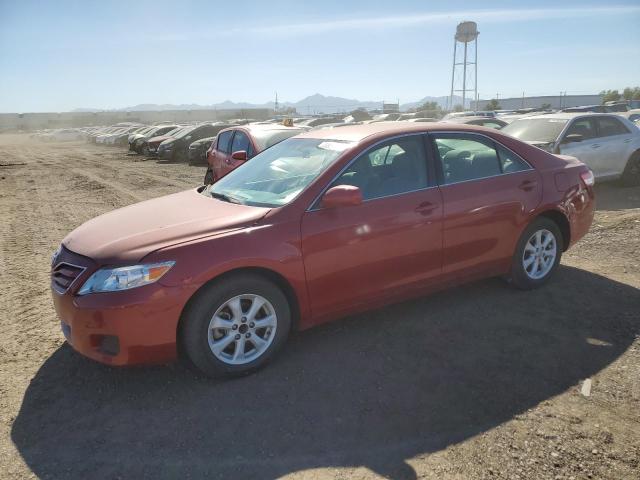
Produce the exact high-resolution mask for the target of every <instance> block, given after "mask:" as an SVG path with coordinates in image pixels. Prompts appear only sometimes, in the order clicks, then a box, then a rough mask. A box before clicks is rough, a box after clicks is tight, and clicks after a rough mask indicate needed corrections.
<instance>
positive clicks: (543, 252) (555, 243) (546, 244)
mask: <svg viewBox="0 0 640 480" xmlns="http://www.w3.org/2000/svg"><path fill="white" fill-rule="evenodd" d="M563 248H564V245H563V240H562V233H561V232H560V228H558V225H557V224H556V223H555V222H554V221H553V220H550V219H548V218H544V217H539V218H537V219H535V220H534V221H533V222H531V224H530V225H529V226H528V227H527V228H526V229H525V230H524V232H522V235H521V236H520V240H518V244H517V245H516V251H515V253H514V255H513V259H512V264H511V274H510V280H511V282H512V283H513V285H514V286H515V287H516V288H519V289H521V290H531V289H533V288H538V287H540V286H542V285H544V284H545V283H546V282H548V281H549V279H550V278H551V277H552V276H553V274H554V272H555V271H556V269H557V268H558V265H559V264H560V258H561V257H562V251H563Z"/></svg>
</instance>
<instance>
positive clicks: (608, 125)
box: [592, 115, 633, 178]
mask: <svg viewBox="0 0 640 480" xmlns="http://www.w3.org/2000/svg"><path fill="white" fill-rule="evenodd" d="M595 122H596V128H597V131H598V136H597V138H596V139H595V144H594V145H592V148H594V149H595V150H596V153H595V155H594V160H593V161H594V164H595V165H596V166H597V168H598V173H599V176H600V177H603V178H606V177H609V178H613V177H617V176H619V175H621V174H622V172H623V171H624V168H625V166H626V164H627V160H628V159H629V157H630V156H631V147H632V143H631V142H632V141H633V134H632V133H631V131H629V130H628V129H627V127H625V126H624V124H623V123H622V122H621V121H620V120H619V119H617V118H615V117H614V116H613V115H607V116H598V117H596V118H595Z"/></svg>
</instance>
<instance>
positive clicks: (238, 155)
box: [231, 150, 247, 162]
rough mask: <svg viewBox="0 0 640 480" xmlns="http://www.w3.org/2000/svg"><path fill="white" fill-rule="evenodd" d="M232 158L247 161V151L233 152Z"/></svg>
mask: <svg viewBox="0 0 640 480" xmlns="http://www.w3.org/2000/svg"><path fill="white" fill-rule="evenodd" d="M231 158H233V159H234V160H238V161H239V162H246V161H247V152H246V150H238V151H237V152H233V153H232V154H231Z"/></svg>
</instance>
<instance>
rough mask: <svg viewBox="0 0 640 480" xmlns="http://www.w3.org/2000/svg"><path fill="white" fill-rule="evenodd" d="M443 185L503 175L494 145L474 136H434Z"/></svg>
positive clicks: (489, 141)
mask: <svg viewBox="0 0 640 480" xmlns="http://www.w3.org/2000/svg"><path fill="white" fill-rule="evenodd" d="M433 141H434V143H435V147H436V151H437V153H438V156H439V157H440V164H441V166H442V175H443V177H444V183H445V184H451V183H458V182H466V181H468V180H476V179H480V178H487V177H493V176H496V175H500V174H501V173H502V165H501V162H500V158H499V157H498V152H497V151H496V149H495V146H494V143H493V142H492V141H491V140H489V139H488V138H485V137H482V136H479V135H473V134H457V133H440V134H434V135H433Z"/></svg>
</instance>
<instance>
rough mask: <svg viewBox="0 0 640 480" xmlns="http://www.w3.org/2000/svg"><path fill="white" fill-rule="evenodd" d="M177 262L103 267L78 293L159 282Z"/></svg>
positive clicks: (120, 288)
mask: <svg viewBox="0 0 640 480" xmlns="http://www.w3.org/2000/svg"><path fill="white" fill-rule="evenodd" d="M175 263H176V262H162V263H151V264H147V265H131V266H129V267H118V268H101V269H100V270H98V271H97V272H95V273H94V274H93V275H91V276H90V277H89V279H88V280H87V281H86V282H84V285H82V288H81V289H80V291H78V295H86V294H88V293H94V292H115V291H118V290H129V289H130V288H136V287H141V286H143V285H148V284H150V283H154V282H157V281H158V280H160V279H161V278H162V276H163V275H164V274H165V273H167V272H168V271H169V269H170V268H171V267H173V265H174V264H175Z"/></svg>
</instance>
